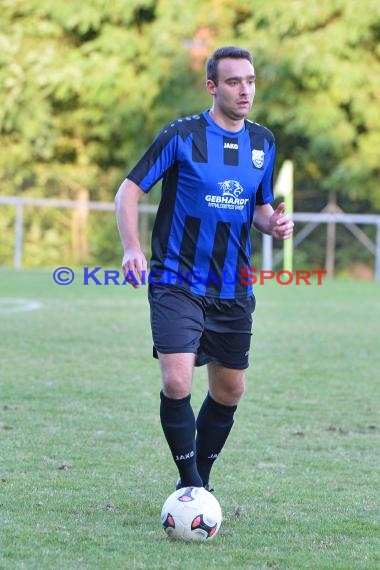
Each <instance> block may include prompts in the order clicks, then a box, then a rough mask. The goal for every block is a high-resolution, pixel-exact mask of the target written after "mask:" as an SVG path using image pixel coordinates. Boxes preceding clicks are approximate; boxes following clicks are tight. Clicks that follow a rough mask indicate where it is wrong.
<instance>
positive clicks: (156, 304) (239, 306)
mask: <svg viewBox="0 0 380 570" xmlns="http://www.w3.org/2000/svg"><path fill="white" fill-rule="evenodd" d="M149 303H150V320H151V327H152V335H153V344H154V348H153V356H154V357H155V358H157V352H161V353H163V354H174V353H180V352H192V353H194V354H196V360H195V365H196V366H202V365H203V364H208V363H209V362H213V363H215V364H220V365H221V366H224V367H226V368H234V369H239V370H240V369H241V370H242V369H245V368H248V354H249V349H250V345H251V336H252V313H253V311H254V310H255V297H254V296H252V297H246V298H242V299H218V298H214V297H201V296H199V295H194V294H192V293H191V292H189V291H187V290H186V289H184V288H181V287H177V286H175V285H169V286H165V285H152V284H151V285H149Z"/></svg>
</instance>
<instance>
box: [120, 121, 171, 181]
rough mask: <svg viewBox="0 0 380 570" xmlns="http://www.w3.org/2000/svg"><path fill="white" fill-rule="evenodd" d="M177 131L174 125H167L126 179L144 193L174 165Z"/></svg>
mask: <svg viewBox="0 0 380 570" xmlns="http://www.w3.org/2000/svg"><path fill="white" fill-rule="evenodd" d="M177 147H178V139H177V130H176V129H175V125H174V124H173V125H172V126H170V125H168V126H167V127H165V128H164V129H162V131H161V132H160V133H159V134H158V135H157V137H156V138H155V140H154V141H153V143H152V144H151V145H150V147H149V148H148V150H147V151H146V152H145V154H144V155H143V156H142V157H141V159H140V160H139V162H138V163H137V164H136V165H135V167H134V168H133V169H132V170H131V171H130V172H129V173H128V174H127V178H129V179H130V180H132V182H134V183H135V184H137V185H138V186H139V187H140V188H141V189H142V190H143V191H144V192H149V190H150V189H151V188H152V186H154V185H155V184H156V183H157V182H158V181H159V180H160V179H161V178H162V177H163V176H164V174H165V172H166V171H167V170H168V169H169V168H170V167H171V166H172V165H173V164H174V163H175V161H176V156H177Z"/></svg>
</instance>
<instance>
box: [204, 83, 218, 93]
mask: <svg viewBox="0 0 380 570" xmlns="http://www.w3.org/2000/svg"><path fill="white" fill-rule="evenodd" d="M206 88H207V91H208V92H209V93H210V95H215V93H216V85H215V83H214V82H213V81H212V79H207V81H206Z"/></svg>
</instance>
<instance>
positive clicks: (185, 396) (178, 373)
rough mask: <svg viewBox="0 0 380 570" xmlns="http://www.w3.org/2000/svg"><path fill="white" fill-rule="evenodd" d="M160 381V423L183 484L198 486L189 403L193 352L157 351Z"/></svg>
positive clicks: (191, 415) (192, 414)
mask: <svg viewBox="0 0 380 570" xmlns="http://www.w3.org/2000/svg"><path fill="white" fill-rule="evenodd" d="M158 357H159V360H160V366H161V374H162V384H163V388H162V391H161V407H160V418H161V425H162V429H163V431H164V434H165V437H166V440H167V442H168V445H169V448H170V451H171V453H172V456H173V459H174V462H175V464H176V465H177V468H178V472H179V476H180V479H181V485H182V486H183V487H188V486H189V487H190V486H193V487H202V479H201V477H200V475H199V473H198V469H197V464H196V451H195V417H194V412H193V409H192V407H191V404H190V398H191V384H192V377H193V367H194V359H195V355H194V354H192V353H179V354H161V353H158Z"/></svg>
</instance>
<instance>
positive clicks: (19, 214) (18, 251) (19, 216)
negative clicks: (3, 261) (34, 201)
mask: <svg viewBox="0 0 380 570" xmlns="http://www.w3.org/2000/svg"><path fill="white" fill-rule="evenodd" d="M23 232H24V208H23V205H22V203H20V202H18V204H17V205H16V219H15V250H14V257H13V265H14V267H15V269H21V266H22V242H23Z"/></svg>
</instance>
